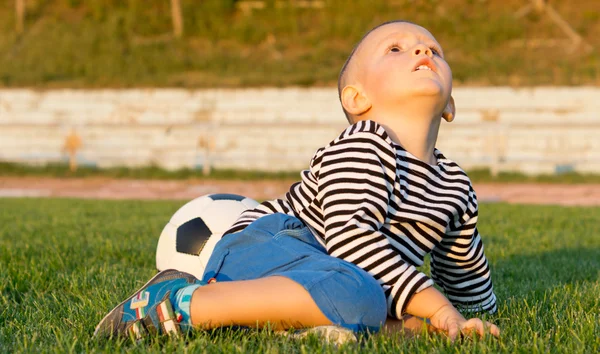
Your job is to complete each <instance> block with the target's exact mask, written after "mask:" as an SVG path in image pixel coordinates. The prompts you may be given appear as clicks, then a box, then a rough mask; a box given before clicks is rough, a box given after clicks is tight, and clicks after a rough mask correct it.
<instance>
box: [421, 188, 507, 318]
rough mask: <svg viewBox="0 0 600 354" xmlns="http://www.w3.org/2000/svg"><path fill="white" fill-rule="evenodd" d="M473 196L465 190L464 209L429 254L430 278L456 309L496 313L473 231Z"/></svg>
mask: <svg viewBox="0 0 600 354" xmlns="http://www.w3.org/2000/svg"><path fill="white" fill-rule="evenodd" d="M477 216H478V209H477V197H476V195H475V191H474V190H473V187H471V188H470V191H469V200H468V206H467V209H466V212H465V214H464V215H463V216H462V218H461V220H460V222H459V223H457V224H458V225H452V226H451V227H450V230H449V231H448V232H447V234H446V236H445V237H444V239H443V240H442V241H441V242H440V244H438V245H437V246H436V247H434V249H433V252H432V254H431V277H432V278H433V280H434V281H435V282H436V284H438V285H439V286H441V287H442V288H443V289H444V291H445V293H446V296H447V297H448V299H449V300H450V301H451V302H452V303H453V304H454V305H455V306H456V307H457V308H459V309H461V310H465V311H469V312H477V311H488V312H490V313H494V312H496V310H497V308H496V296H495V295H494V291H493V286H492V279H491V274H490V268H489V265H488V261H487V259H486V258H485V254H484V251H483V242H482V241H481V236H480V235H479V232H478V231H477Z"/></svg>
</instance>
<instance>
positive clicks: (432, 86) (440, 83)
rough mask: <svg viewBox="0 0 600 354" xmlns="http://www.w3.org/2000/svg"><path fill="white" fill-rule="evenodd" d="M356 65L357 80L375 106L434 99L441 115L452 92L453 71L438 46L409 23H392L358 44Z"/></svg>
mask: <svg viewBox="0 0 600 354" xmlns="http://www.w3.org/2000/svg"><path fill="white" fill-rule="evenodd" d="M357 54H358V56H357V58H356V59H357V61H356V66H355V70H356V73H355V74H356V75H357V76H358V77H357V79H358V81H360V82H361V83H362V85H363V88H364V90H365V93H366V95H367V97H368V98H369V100H370V101H371V102H372V104H373V105H374V106H382V105H384V106H385V105H388V104H390V103H391V104H394V103H401V102H406V100H410V99H415V98H418V97H424V96H431V97H432V98H435V99H434V100H433V103H434V104H435V109H437V110H439V112H442V110H443V109H444V107H445V106H446V104H447V102H448V100H449V98H450V94H451V91H452V71H451V70H450V67H449V66H448V63H446V61H445V60H444V54H443V52H442V49H441V46H440V45H439V43H438V42H437V41H436V40H435V38H434V37H433V35H432V34H431V33H429V31H427V30H426V29H425V28H423V27H421V26H417V25H415V24H412V23H405V22H399V23H391V24H387V25H384V26H382V27H380V28H378V29H376V30H374V31H373V32H371V33H370V34H369V35H368V36H367V38H365V40H364V41H363V43H361V45H360V48H359V50H358V53H357Z"/></svg>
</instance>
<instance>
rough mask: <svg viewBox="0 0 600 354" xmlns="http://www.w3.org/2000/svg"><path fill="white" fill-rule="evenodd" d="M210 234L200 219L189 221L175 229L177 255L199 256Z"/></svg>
mask: <svg viewBox="0 0 600 354" xmlns="http://www.w3.org/2000/svg"><path fill="white" fill-rule="evenodd" d="M210 235H212V232H211V231H210V229H209V228H208V226H206V224H205V223H204V221H203V220H202V219H201V218H195V219H192V220H189V221H187V222H185V223H184V224H182V225H181V226H179V227H178V228H177V238H176V240H175V248H176V249H177V252H179V253H187V254H192V255H196V256H197V255H199V254H200V252H201V251H202V248H204V245H205V244H206V241H208V239H209V238H210Z"/></svg>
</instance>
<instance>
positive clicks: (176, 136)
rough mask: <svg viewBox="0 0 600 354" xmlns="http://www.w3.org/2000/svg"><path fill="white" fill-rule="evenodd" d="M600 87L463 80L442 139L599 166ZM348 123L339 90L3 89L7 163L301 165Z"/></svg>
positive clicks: (557, 169) (465, 162) (509, 165)
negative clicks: (473, 84) (474, 84)
mask: <svg viewBox="0 0 600 354" xmlns="http://www.w3.org/2000/svg"><path fill="white" fill-rule="evenodd" d="M599 94H600V89H597V88H532V89H511V88H456V89H455V91H454V96H455V98H456V102H457V106H458V114H457V119H456V121H455V122H453V123H451V124H446V123H443V124H442V127H441V130H440V136H439V139H438V148H439V149H440V150H442V151H443V152H444V154H446V155H447V156H448V157H449V158H451V159H453V160H455V161H457V162H458V163H459V164H460V165H461V166H463V167H464V168H489V169H490V170H491V171H492V173H498V172H500V171H515V172H523V173H528V174H537V173H561V172H570V171H576V172H592V173H598V172H600V139H597V137H598V136H600V122H599V121H598V119H597V118H596V117H597V113H596V112H598V108H600V102H599V101H598V100H597V99H596V98H597V97H600V95H599ZM346 124H347V123H346V121H345V118H344V117H343V114H342V112H341V110H340V108H339V103H338V100H337V93H336V92H335V89H331V88H314V89H300V88H288V89H246V90H196V91H187V90H173V89H153V90H53V91H34V90H0V161H11V162H18V163H32V164H46V163H56V162H65V163H66V162H67V161H68V160H69V155H71V156H72V157H74V159H75V162H76V163H77V164H78V165H89V166H97V167H100V168H102V167H114V166H128V167H139V166H148V165H154V166H159V167H162V168H165V169H179V168H194V169H200V170H203V171H204V172H205V173H208V172H209V171H210V169H211V168H231V169H247V170H264V171H286V170H287V171H292V170H299V169H302V168H306V166H307V165H308V163H309V159H310V158H311V156H312V155H313V153H314V151H315V150H316V149H317V148H319V147H320V146H322V145H323V144H325V143H327V142H328V141H330V140H331V139H333V138H334V137H335V136H336V135H337V134H339V132H340V131H341V130H342V129H343V128H344V127H345V126H346Z"/></svg>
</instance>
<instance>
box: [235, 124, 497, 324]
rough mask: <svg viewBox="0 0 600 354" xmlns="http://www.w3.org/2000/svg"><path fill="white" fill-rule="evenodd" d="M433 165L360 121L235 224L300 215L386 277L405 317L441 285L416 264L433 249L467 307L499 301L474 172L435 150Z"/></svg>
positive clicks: (446, 281) (392, 302)
mask: <svg viewBox="0 0 600 354" xmlns="http://www.w3.org/2000/svg"><path fill="white" fill-rule="evenodd" d="M435 155H436V157H437V160H438V163H437V166H430V165H428V164H426V163H423V162H422V161H420V160H418V159H417V158H416V157H414V156H413V155H411V154H410V153H409V152H407V151H406V150H404V149H403V148H402V147H401V146H400V145H398V144H396V143H394V142H393V141H391V139H390V138H389V136H388V135H387V133H386V132H385V130H384V128H383V127H382V126H380V125H379V124H377V123H375V122H373V121H361V122H358V123H356V124H354V125H351V126H350V127H348V128H347V129H346V130H344V131H343V132H342V134H341V135H340V136H339V137H337V138H336V139H335V140H333V141H332V142H331V143H329V144H328V145H327V146H325V147H323V148H321V149H319V150H317V152H316V153H315V156H314V157H313V159H312V160H311V163H310V168H309V169H308V170H306V171H303V172H302V180H301V182H298V183H296V184H294V185H292V187H291V188H290V191H289V192H288V193H287V194H286V197H285V199H278V200H272V201H267V202H264V203H262V204H261V205H260V206H258V207H257V208H256V209H253V210H249V211H246V212H244V213H243V214H242V215H241V216H240V218H239V219H238V221H237V222H236V223H235V224H234V225H233V226H232V227H231V228H230V229H229V230H228V231H227V233H234V232H238V231H240V230H242V229H244V228H245V227H246V226H248V225H249V224H250V223H251V222H253V221H254V220H256V219H258V218H259V217H261V216H263V215H267V214H271V213H285V214H289V215H293V216H296V217H298V218H300V219H301V220H303V221H304V223H306V224H307V225H308V226H309V227H310V229H311V230H312V231H313V233H314V234H315V235H316V236H317V238H320V241H321V242H322V243H323V244H324V245H325V246H326V248H327V250H328V252H329V253H330V254H331V255H332V256H336V257H339V258H342V259H344V260H346V261H349V262H352V263H354V264H356V265H358V266H359V267H361V268H363V269H365V270H366V271H367V272H369V273H370V274H371V275H373V277H375V279H377V280H378V281H379V283H380V284H381V286H382V288H383V289H384V291H385V294H386V296H387V299H388V313H389V314H390V315H392V316H394V317H397V318H400V317H401V316H402V315H403V314H404V311H405V308H406V304H407V302H408V300H409V299H410V298H411V296H412V295H413V294H415V293H416V292H419V291H421V290H423V289H425V288H427V287H429V286H432V285H433V282H432V280H431V279H429V278H428V277H427V276H426V275H425V274H423V273H422V272H419V271H418V270H417V269H416V268H415V267H417V266H420V265H422V264H423V259H424V257H425V255H426V254H427V253H432V262H431V277H432V279H433V280H434V281H435V282H436V283H437V284H438V285H439V286H440V287H442V288H443V289H444V291H445V292H446V295H447V296H448V298H449V299H450V301H451V302H452V303H453V304H455V305H456V306H457V307H459V308H461V309H463V310H466V311H481V310H483V311H489V312H495V311H496V297H495V295H494V293H493V288H492V281H491V278H490V270H489V267H488V262H487V260H486V258H485V255H484V252H483V244H482V241H481V238H480V236H479V233H478V232H477V227H476V224H477V198H476V196H475V192H474V190H473V188H472V186H471V182H470V180H469V178H468V177H467V175H466V174H465V172H464V171H463V170H462V169H461V168H460V167H459V166H458V165H457V164H456V163H454V162H452V161H450V160H448V159H446V158H445V157H444V156H443V155H442V153H441V152H440V151H439V150H437V149H436V150H435Z"/></svg>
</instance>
